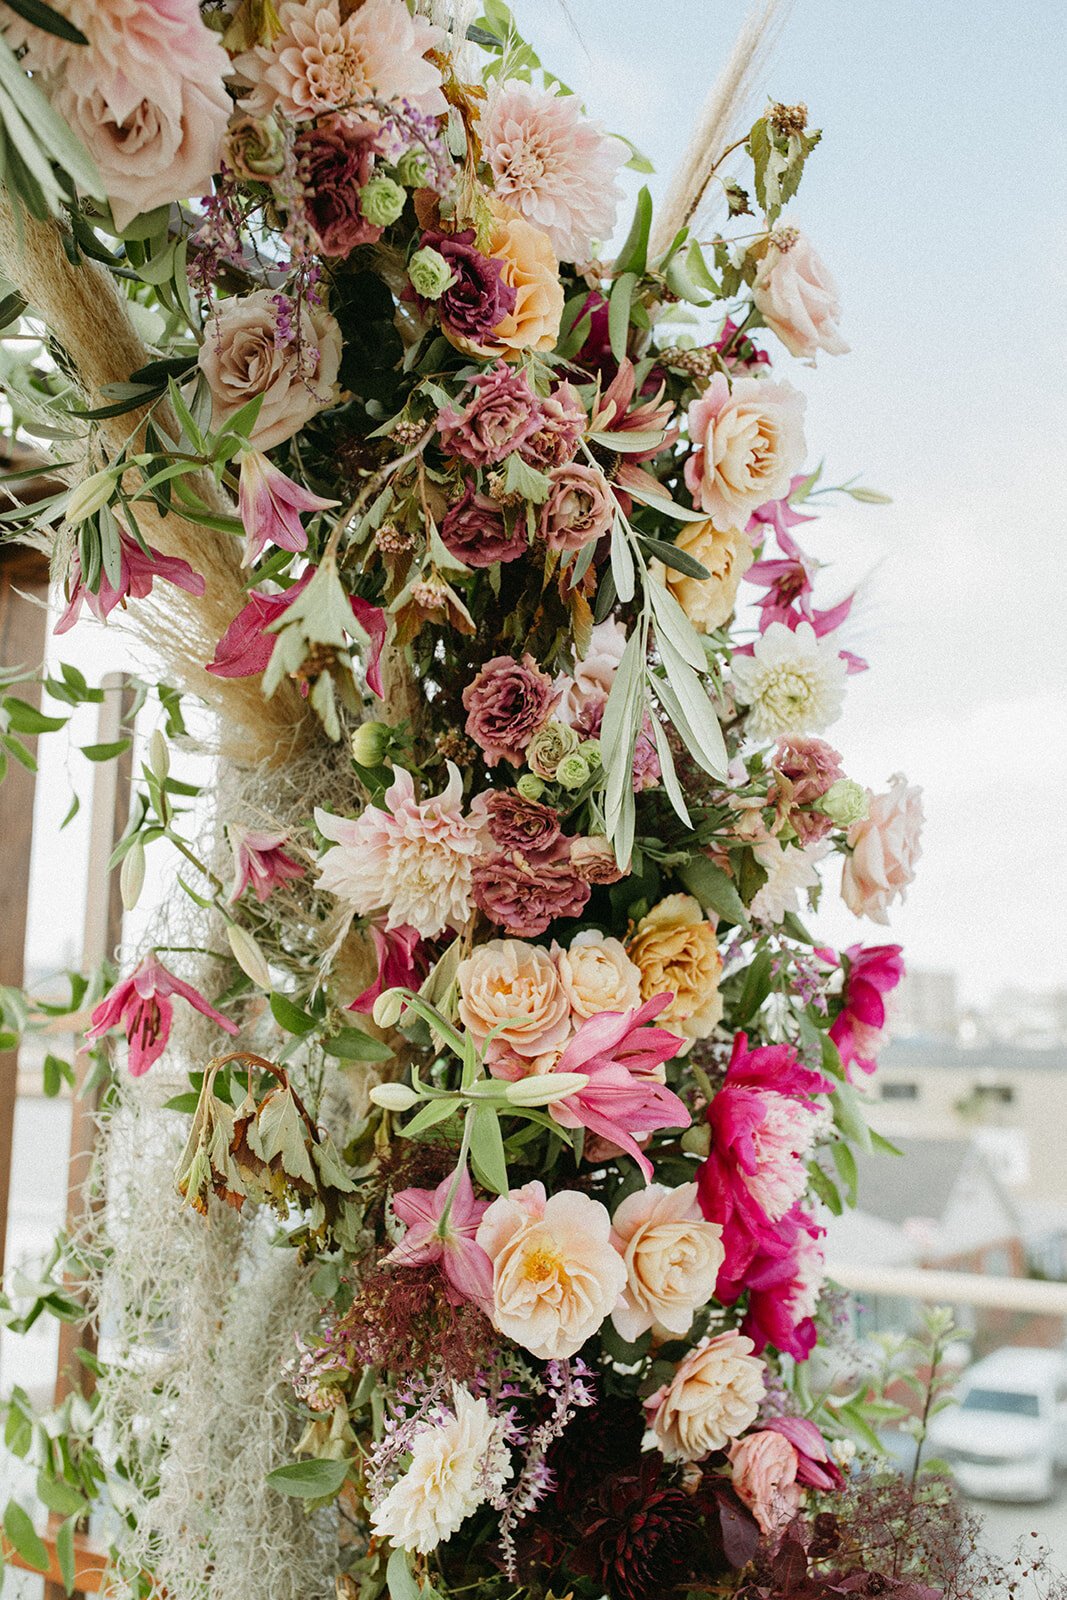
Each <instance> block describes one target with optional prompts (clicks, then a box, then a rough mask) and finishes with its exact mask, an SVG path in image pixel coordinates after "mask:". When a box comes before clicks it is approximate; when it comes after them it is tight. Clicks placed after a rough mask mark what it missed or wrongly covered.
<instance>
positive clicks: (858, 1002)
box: [830, 944, 904, 1077]
mask: <svg viewBox="0 0 1067 1600" xmlns="http://www.w3.org/2000/svg"><path fill="white" fill-rule="evenodd" d="M844 955H845V960H846V962H847V964H848V965H847V968H846V973H845V985H844V990H843V992H842V997H841V998H842V1005H841V1010H840V1012H839V1013H838V1015H837V1017H836V1018H835V1019H834V1024H833V1027H832V1028H831V1029H830V1037H831V1039H832V1040H833V1041H834V1043H835V1044H836V1046H837V1048H838V1051H839V1052H840V1055H841V1061H842V1064H843V1065H844V1068H845V1071H846V1073H848V1075H849V1077H851V1075H852V1068H853V1067H854V1066H855V1067H859V1068H860V1070H861V1072H873V1071H874V1069H875V1067H876V1066H877V1065H878V1060H877V1057H878V1051H879V1050H880V1049H881V1047H882V1039H883V1030H884V1028H885V996H886V995H887V994H890V993H891V992H892V991H893V990H894V989H895V988H896V987H897V984H898V983H899V982H900V980H901V978H903V976H904V962H903V960H902V952H901V947H900V945H899V944H874V945H868V946H867V947H866V948H864V946H863V945H861V944H853V945H850V946H849V948H848V949H847V950H846V951H845V952H844Z"/></svg>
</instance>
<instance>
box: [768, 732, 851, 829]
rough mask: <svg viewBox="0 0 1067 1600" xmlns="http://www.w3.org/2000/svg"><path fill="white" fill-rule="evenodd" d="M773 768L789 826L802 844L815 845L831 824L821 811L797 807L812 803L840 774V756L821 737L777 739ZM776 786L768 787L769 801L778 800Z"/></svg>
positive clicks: (819, 798)
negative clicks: (782, 786)
mask: <svg viewBox="0 0 1067 1600" xmlns="http://www.w3.org/2000/svg"><path fill="white" fill-rule="evenodd" d="M773 767H774V770H775V772H777V773H780V774H781V777H782V779H783V780H784V783H785V793H784V795H782V796H781V797H780V798H781V800H783V801H784V802H785V804H786V808H787V811H788V816H789V822H790V825H791V826H792V828H793V829H794V831H795V833H796V835H797V837H798V838H799V839H800V841H801V843H802V844H817V843H818V841H819V840H820V839H824V838H825V837H826V835H827V834H828V833H829V832H830V829H831V828H832V826H833V823H832V822H831V820H830V818H829V817H828V816H826V815H825V813H824V812H821V811H804V810H800V809H799V808H800V807H802V806H811V805H814V803H815V801H816V800H821V799H822V797H823V795H824V794H826V792H827V790H829V789H830V788H831V787H832V785H833V784H835V783H836V782H837V780H838V778H842V777H844V773H843V772H842V770H841V757H840V755H839V754H838V752H837V751H836V750H834V749H833V748H832V747H831V746H830V745H828V744H827V743H826V740H825V739H803V738H795V739H779V741H778V747H777V749H776V750H775V753H774V757H773ZM779 787H780V785H777V784H776V785H775V786H774V787H773V788H772V791H771V793H770V794H768V799H769V800H772V799H773V800H775V801H778V800H779V795H778V792H777V791H778V789H779Z"/></svg>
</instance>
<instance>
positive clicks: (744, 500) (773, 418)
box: [685, 372, 805, 528]
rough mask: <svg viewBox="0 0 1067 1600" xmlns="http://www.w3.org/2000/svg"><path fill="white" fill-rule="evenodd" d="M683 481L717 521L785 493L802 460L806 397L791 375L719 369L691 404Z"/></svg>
mask: <svg viewBox="0 0 1067 1600" xmlns="http://www.w3.org/2000/svg"><path fill="white" fill-rule="evenodd" d="M689 437H690V439H691V440H692V444H693V453H692V455H690V456H689V458H688V460H687V461H686V463H685V482H686V487H687V488H688V489H689V492H690V493H691V495H692V496H693V500H694V502H695V504H696V505H698V506H699V507H700V509H701V510H702V511H706V512H707V514H708V516H709V517H710V518H711V519H712V521H713V522H714V523H715V524H716V526H717V527H721V528H736V527H738V526H741V527H743V526H744V524H745V522H747V520H748V518H749V516H750V514H751V513H752V512H753V511H755V510H756V508H757V507H758V506H761V505H766V503H767V501H768V500H780V499H781V498H782V496H783V495H785V494H788V492H789V485H790V482H791V481H792V477H793V474H794V472H797V471H799V470H800V467H801V466H802V464H803V461H804V450H805V445H804V397H803V395H802V394H801V393H800V392H799V390H797V389H794V388H793V387H792V386H791V385H790V384H788V383H772V382H769V381H768V380H767V379H766V378H736V379H735V380H734V384H733V387H732V388H731V387H730V383H729V380H728V379H727V377H726V375H725V373H722V372H717V373H716V374H715V375H714V377H713V378H712V379H711V382H710V383H709V384H708V386H707V388H706V389H705V391H704V393H703V394H702V395H701V397H700V399H699V400H694V401H693V403H692V405H691V406H690V407H689Z"/></svg>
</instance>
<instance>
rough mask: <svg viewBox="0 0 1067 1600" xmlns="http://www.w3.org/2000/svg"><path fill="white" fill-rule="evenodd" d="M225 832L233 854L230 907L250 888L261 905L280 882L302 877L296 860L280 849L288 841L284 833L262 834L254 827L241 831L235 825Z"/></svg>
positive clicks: (240, 828)
mask: <svg viewBox="0 0 1067 1600" xmlns="http://www.w3.org/2000/svg"><path fill="white" fill-rule="evenodd" d="M228 831H229V835H230V849H231V850H232V851H233V888H232V889H231V890H230V904H231V905H232V904H233V902H234V901H235V900H239V899H240V898H241V896H242V895H243V894H244V892H245V890H246V889H247V888H249V887H251V889H252V892H253V894H254V895H255V897H256V899H257V900H258V901H259V902H260V904H261V905H262V903H263V902H264V901H265V900H268V899H269V898H270V896H271V894H272V893H273V892H274V890H275V889H276V888H277V887H278V885H279V884H280V883H287V882H288V881H289V880H290V879H292V878H302V877H303V876H304V868H303V867H302V866H301V865H300V863H299V861H294V860H293V858H292V856H287V855H286V853H285V851H284V850H283V849H282V845H284V844H288V842H289V835H288V834H287V833H262V832H260V831H258V830H256V829H254V828H242V827H241V825H240V824H239V823H236V822H231V823H230V824H229V826H228Z"/></svg>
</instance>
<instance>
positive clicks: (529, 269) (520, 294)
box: [489, 211, 564, 356]
mask: <svg viewBox="0 0 1067 1600" xmlns="http://www.w3.org/2000/svg"><path fill="white" fill-rule="evenodd" d="M489 254H490V255H491V256H492V257H494V259H495V260H497V261H500V262H502V263H503V270H502V272H501V278H502V279H503V281H504V282H505V283H506V284H509V285H510V286H511V288H513V289H514V290H515V294H516V299H515V309H514V311H512V312H511V313H510V314H509V315H508V316H506V317H505V318H504V320H503V322H498V323H497V325H496V327H495V328H494V329H493V334H492V337H493V340H494V341H495V345H496V352H495V353H497V354H499V355H504V356H507V355H509V354H510V353H511V352H512V351H515V352H518V351H519V350H551V349H552V348H553V347H554V345H555V343H556V340H557V339H558V338H559V324H560V318H561V317H562V315H563V301H564V295H563V285H562V284H561V283H560V281H559V263H558V262H557V260H556V256H555V252H554V251H553V249H552V245H551V243H550V241H549V237H548V234H547V233H543V232H542V231H541V229H540V228H535V227H534V225H533V223H532V222H526V221H525V220H524V219H523V218H522V217H517V216H514V215H513V214H512V213H510V212H503V211H502V212H501V213H500V215H499V217H498V220H497V221H496V222H495V224H494V226H493V230H492V233H491V235H490V239H489Z"/></svg>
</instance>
